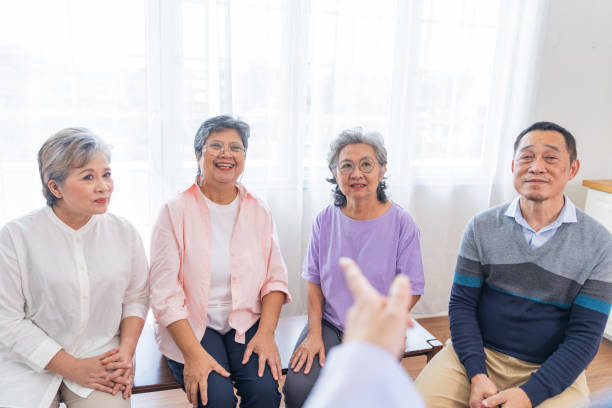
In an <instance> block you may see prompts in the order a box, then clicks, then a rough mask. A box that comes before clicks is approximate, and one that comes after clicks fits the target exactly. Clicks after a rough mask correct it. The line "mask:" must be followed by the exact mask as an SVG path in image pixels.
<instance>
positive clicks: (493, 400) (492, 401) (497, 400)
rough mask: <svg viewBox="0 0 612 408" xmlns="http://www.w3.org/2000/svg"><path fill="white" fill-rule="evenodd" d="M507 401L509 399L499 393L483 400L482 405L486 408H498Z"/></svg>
mask: <svg viewBox="0 0 612 408" xmlns="http://www.w3.org/2000/svg"><path fill="white" fill-rule="evenodd" d="M506 401H507V399H506V398H505V397H504V394H503V393H501V392H498V393H497V394H495V395H493V396H491V397H489V398H487V399H485V400H483V401H482V405H483V406H485V407H497V406H498V405H502V404H503V403H505V402H506Z"/></svg>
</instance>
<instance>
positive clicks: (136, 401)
mask: <svg viewBox="0 0 612 408" xmlns="http://www.w3.org/2000/svg"><path fill="white" fill-rule="evenodd" d="M419 323H421V325H422V326H423V327H425V328H426V329H427V330H429V332H431V333H432V334H433V335H434V336H436V337H437V338H438V340H440V341H441V342H442V343H444V342H445V341H446V340H447V339H448V338H449V337H450V332H449V328H448V317H446V316H444V317H433V318H428V319H419ZM425 363H426V360H425V357H410V358H405V359H403V360H402V365H403V366H404V367H405V368H406V370H407V371H408V372H409V373H410V375H411V376H412V378H415V377H416V376H417V375H418V374H419V372H420V371H421V369H422V368H423V367H424V366H425ZM283 382H284V378H283V380H281V384H280V386H281V388H282V383H283ZM587 382H588V384H589V388H590V389H591V392H593V393H595V392H597V391H600V390H603V389H611V390H612V342H610V341H609V340H603V341H602V343H601V346H600V348H599V352H598V353H597V356H595V359H594V360H593V362H592V363H591V364H590V365H589V368H588V370H587ZM162 407H163V408H189V407H190V404H189V403H188V402H187V398H186V397H185V393H184V392H183V391H182V390H172V391H163V392H155V393H149V394H138V395H134V396H133V397H132V408H162Z"/></svg>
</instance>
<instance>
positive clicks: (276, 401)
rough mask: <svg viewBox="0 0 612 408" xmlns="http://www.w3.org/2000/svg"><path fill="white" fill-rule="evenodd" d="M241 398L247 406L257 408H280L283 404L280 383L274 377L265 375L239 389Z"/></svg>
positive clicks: (243, 384)
mask: <svg viewBox="0 0 612 408" xmlns="http://www.w3.org/2000/svg"><path fill="white" fill-rule="evenodd" d="M238 393H239V394H240V397H241V398H242V399H243V400H244V402H245V404H244V405H245V406H247V407H256V408H270V407H278V406H280V402H281V394H280V392H278V382H277V381H276V380H274V378H272V375H269V376H268V375H264V376H263V377H262V378H257V379H256V380H255V381H246V382H243V383H242V384H241V387H239V388H238Z"/></svg>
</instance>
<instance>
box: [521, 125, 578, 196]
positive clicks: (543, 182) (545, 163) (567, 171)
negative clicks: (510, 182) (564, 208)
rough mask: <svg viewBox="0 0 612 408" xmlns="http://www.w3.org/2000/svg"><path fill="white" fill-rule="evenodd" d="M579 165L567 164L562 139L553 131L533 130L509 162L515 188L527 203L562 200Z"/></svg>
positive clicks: (522, 140)
mask: <svg viewBox="0 0 612 408" xmlns="http://www.w3.org/2000/svg"><path fill="white" fill-rule="evenodd" d="M579 167H580V162H579V161H578V160H577V159H576V160H574V161H573V162H572V163H570V155H569V152H568V150H567V145H566V143H565V139H564V137H563V135H562V134H561V133H559V132H557V131H554V130H534V131H532V132H529V133H527V134H526V135H525V136H523V138H522V139H521V140H520V143H519V145H518V147H517V149H516V153H515V155H514V160H513V161H512V173H513V174H514V188H515V189H516V191H518V193H519V194H520V195H521V196H523V197H524V198H526V199H527V200H531V201H537V202H542V201H546V200H559V199H561V200H562V199H563V190H564V189H565V186H566V184H567V182H568V181H570V180H571V179H573V178H574V177H575V176H576V173H578V169H579Z"/></svg>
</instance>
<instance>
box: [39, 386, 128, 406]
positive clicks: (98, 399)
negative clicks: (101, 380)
mask: <svg viewBox="0 0 612 408" xmlns="http://www.w3.org/2000/svg"><path fill="white" fill-rule="evenodd" d="M60 401H63V402H64V404H66V407H68V408H130V399H129V398H128V399H127V400H124V399H123V397H122V393H121V392H118V393H117V394H115V395H112V394H109V393H107V392H104V391H96V390H93V392H92V393H91V394H89V396H88V397H87V398H83V397H80V396H78V395H77V394H75V393H74V392H72V391H70V388H68V387H66V385H65V384H64V383H62V385H60V389H59V391H58V392H57V395H55V398H54V399H53V402H52V403H51V405H50V406H49V408H58V407H59V403H60Z"/></svg>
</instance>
